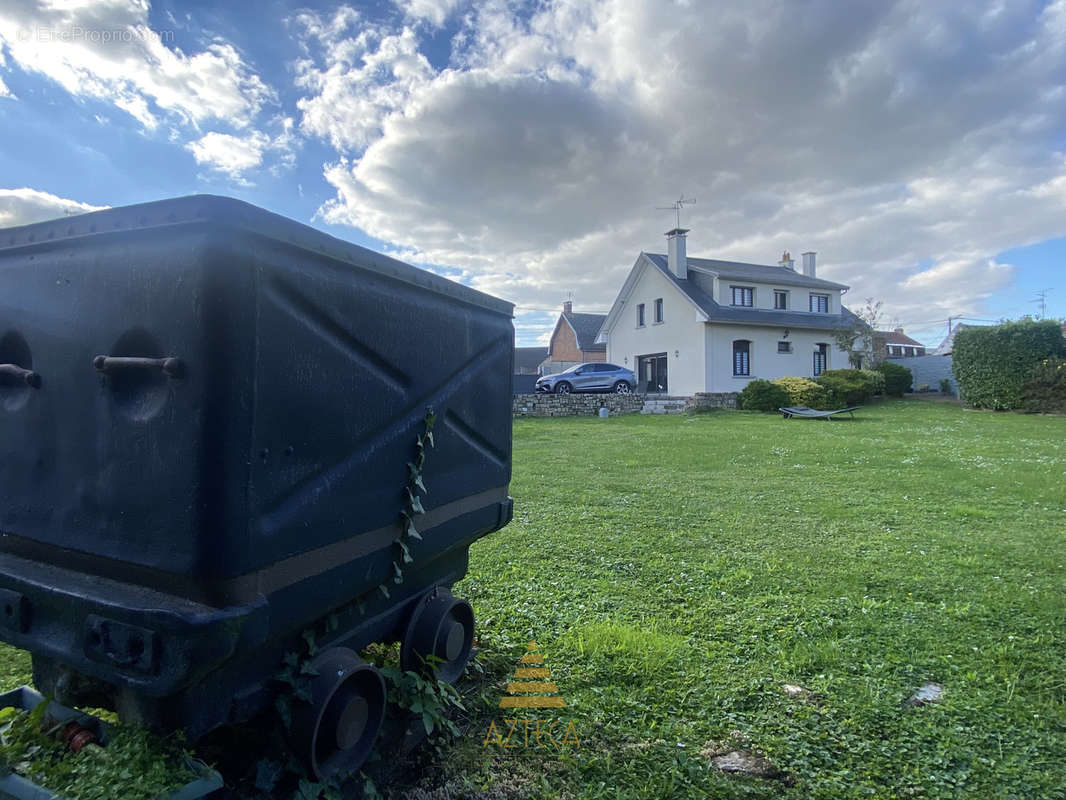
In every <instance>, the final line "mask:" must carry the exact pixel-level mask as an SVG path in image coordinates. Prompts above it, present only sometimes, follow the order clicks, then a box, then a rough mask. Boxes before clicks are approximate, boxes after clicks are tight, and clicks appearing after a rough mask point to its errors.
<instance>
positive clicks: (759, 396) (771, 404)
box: [737, 378, 790, 411]
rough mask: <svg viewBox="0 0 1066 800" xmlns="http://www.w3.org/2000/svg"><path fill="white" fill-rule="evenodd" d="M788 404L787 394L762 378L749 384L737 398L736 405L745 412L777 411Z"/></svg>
mask: <svg viewBox="0 0 1066 800" xmlns="http://www.w3.org/2000/svg"><path fill="white" fill-rule="evenodd" d="M789 404H790V400H789V396H788V392H786V391H785V390H784V389H782V388H781V387H780V386H777V385H776V384H773V383H771V382H770V381H766V380H763V379H762V378H756V379H755V380H753V381H751V382H749V383H748V385H747V386H745V387H744V390H743V391H742V392H741V393H740V397H738V398H737V405H738V406H740V408H742V409H744V410H745V411H777V409H779V408H781V407H782V406H787V405H789Z"/></svg>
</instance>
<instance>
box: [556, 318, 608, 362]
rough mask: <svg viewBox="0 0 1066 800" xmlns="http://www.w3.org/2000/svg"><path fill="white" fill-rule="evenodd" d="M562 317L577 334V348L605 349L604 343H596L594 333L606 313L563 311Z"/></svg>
mask: <svg viewBox="0 0 1066 800" xmlns="http://www.w3.org/2000/svg"><path fill="white" fill-rule="evenodd" d="M563 317H564V318H565V319H566V321H567V322H569V323H570V327H571V328H573V329H574V333H576V334H577V349H578V350H591V351H593V352H598V351H603V352H606V351H607V345H606V344H596V334H598V333H599V332H600V326H602V325H603V321H604V320H605V319H607V315H606V314H579V313H577V312H574V311H571V312H569V313H568V312H565V311H564V312H563Z"/></svg>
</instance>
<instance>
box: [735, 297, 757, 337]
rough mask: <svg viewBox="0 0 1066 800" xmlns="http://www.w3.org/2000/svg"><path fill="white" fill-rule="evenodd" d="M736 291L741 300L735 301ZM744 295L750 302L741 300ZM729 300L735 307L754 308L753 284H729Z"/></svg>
mask: <svg viewBox="0 0 1066 800" xmlns="http://www.w3.org/2000/svg"><path fill="white" fill-rule="evenodd" d="M737 292H740V300H741V302H739V303H738V302H737ZM745 297H746V298H747V299H748V300H750V301H751V302H748V303H745V302H743V301H744V299H745ZM729 300H730V303H729V304H730V305H732V306H736V307H737V308H755V287H754V286H730V287H729ZM738 341H739V340H738Z"/></svg>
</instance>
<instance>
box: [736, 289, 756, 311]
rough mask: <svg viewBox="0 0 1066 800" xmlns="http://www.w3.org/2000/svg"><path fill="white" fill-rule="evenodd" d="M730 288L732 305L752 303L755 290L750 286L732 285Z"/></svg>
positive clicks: (749, 304)
mask: <svg viewBox="0 0 1066 800" xmlns="http://www.w3.org/2000/svg"><path fill="white" fill-rule="evenodd" d="M730 288H731V289H732V290H733V305H735V306H751V305H754V300H755V290H754V289H752V288H751V287H750V286H732V287H730Z"/></svg>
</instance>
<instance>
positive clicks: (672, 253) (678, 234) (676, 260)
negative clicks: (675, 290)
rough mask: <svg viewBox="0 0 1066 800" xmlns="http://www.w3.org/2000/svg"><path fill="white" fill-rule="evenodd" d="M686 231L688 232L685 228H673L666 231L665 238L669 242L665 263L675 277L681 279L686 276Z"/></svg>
mask: <svg viewBox="0 0 1066 800" xmlns="http://www.w3.org/2000/svg"><path fill="white" fill-rule="evenodd" d="M686 233H688V229H687V228H674V229H673V230H672V231H667V232H666V239H667V241H668V243H669V245H668V246H669V249H668V250H667V253H668V255H667V265H668V266H669V267H670V272H672V273H673V274H674V276H675V277H677V278H682V279H687V278H688V257H687V256H686V255H685V234H686Z"/></svg>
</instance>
